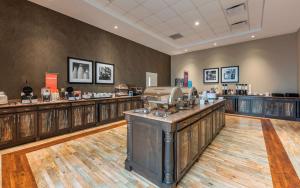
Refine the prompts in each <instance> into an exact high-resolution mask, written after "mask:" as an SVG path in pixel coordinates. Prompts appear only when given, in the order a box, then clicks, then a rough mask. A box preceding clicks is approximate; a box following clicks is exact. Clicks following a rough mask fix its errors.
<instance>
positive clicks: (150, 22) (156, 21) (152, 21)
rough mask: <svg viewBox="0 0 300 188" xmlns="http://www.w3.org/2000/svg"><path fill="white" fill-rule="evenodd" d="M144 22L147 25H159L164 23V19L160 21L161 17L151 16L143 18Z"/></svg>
mask: <svg viewBox="0 0 300 188" xmlns="http://www.w3.org/2000/svg"><path fill="white" fill-rule="evenodd" d="M143 22H144V23H145V24H147V25H151V26H154V25H159V24H163V23H162V21H160V19H158V18H157V17H156V16H149V17H147V18H145V19H143Z"/></svg>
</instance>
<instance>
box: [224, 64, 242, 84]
mask: <svg viewBox="0 0 300 188" xmlns="http://www.w3.org/2000/svg"><path fill="white" fill-rule="evenodd" d="M221 82H222V83H238V82H239V66H231V67H221Z"/></svg>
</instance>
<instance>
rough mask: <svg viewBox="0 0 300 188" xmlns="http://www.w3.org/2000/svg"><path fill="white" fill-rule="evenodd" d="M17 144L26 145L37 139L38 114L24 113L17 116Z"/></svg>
mask: <svg viewBox="0 0 300 188" xmlns="http://www.w3.org/2000/svg"><path fill="white" fill-rule="evenodd" d="M16 116H17V125H16V127H17V142H18V143H26V142H31V141H32V140H35V139H36V137H37V112H36V111H34V112H23V113H18V114H17V115H16Z"/></svg>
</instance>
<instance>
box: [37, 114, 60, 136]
mask: <svg viewBox="0 0 300 188" xmlns="http://www.w3.org/2000/svg"><path fill="white" fill-rule="evenodd" d="M55 112H56V111H55V110H54V109H50V110H43V111H39V112H38V125H39V134H38V135H39V137H40V138H45V137H48V136H52V135H54V134H55V132H56V125H57V122H56V114H55Z"/></svg>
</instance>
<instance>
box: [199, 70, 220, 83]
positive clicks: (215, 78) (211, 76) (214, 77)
mask: <svg viewBox="0 0 300 188" xmlns="http://www.w3.org/2000/svg"><path fill="white" fill-rule="evenodd" d="M203 83H219V68H211V69H203Z"/></svg>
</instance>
